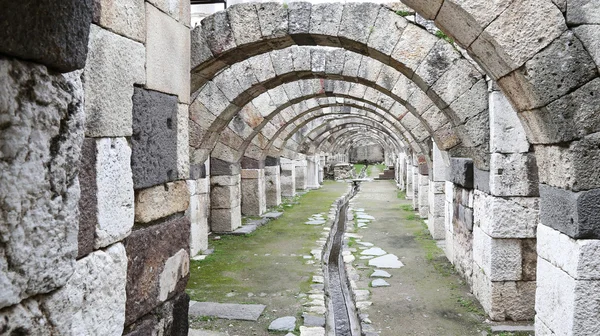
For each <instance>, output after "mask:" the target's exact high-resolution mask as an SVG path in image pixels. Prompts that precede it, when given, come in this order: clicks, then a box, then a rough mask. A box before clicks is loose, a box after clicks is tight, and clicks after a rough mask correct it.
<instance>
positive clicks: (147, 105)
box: [131, 87, 187, 189]
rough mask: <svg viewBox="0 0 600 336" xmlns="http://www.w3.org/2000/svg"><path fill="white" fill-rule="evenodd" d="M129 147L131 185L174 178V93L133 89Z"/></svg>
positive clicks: (155, 183)
mask: <svg viewBox="0 0 600 336" xmlns="http://www.w3.org/2000/svg"><path fill="white" fill-rule="evenodd" d="M185 131H187V130H185ZM131 149H132V154H131V169H132V171H133V185H134V188H135V189H140V188H147V187H151V186H153V185H157V184H161V183H165V182H169V181H173V180H175V179H176V178H177V96H171V95H168V94H164V93H161V92H156V91H150V90H146V89H142V88H137V87H136V88H135V89H134V93H133V135H132V137H131Z"/></svg>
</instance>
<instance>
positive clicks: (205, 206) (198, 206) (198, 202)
mask: <svg viewBox="0 0 600 336" xmlns="http://www.w3.org/2000/svg"><path fill="white" fill-rule="evenodd" d="M187 183H188V188H189V189H190V207H189V209H188V216H189V218H190V256H195V255H196V254H198V253H199V252H201V251H203V250H206V249H208V233H209V232H210V229H209V227H208V215H209V205H210V178H208V177H204V178H201V179H197V180H188V181H187Z"/></svg>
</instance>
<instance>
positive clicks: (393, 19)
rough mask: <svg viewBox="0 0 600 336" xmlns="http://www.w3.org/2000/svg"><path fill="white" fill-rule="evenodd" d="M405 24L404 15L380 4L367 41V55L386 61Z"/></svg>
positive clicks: (406, 22)
mask: <svg viewBox="0 0 600 336" xmlns="http://www.w3.org/2000/svg"><path fill="white" fill-rule="evenodd" d="M407 25H408V21H407V20H406V19H405V18H404V17H402V16H400V15H398V14H396V13H395V12H394V11H392V10H390V9H388V8H386V7H383V6H382V7H381V9H380V10H379V14H378V15H377V19H376V20H375V23H374V24H373V30H372V31H371V34H370V35H369V40H368V41H367V46H368V47H369V55H370V56H371V57H373V58H375V59H378V60H380V61H382V62H384V63H388V62H389V55H390V54H391V53H392V51H393V50H394V47H395V46H396V44H397V43H398V40H400V36H402V32H403V31H404V28H406V26H407Z"/></svg>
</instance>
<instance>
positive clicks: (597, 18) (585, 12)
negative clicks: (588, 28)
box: [566, 0, 600, 25]
mask: <svg viewBox="0 0 600 336" xmlns="http://www.w3.org/2000/svg"><path fill="white" fill-rule="evenodd" d="M566 6H567V23H568V24H569V25H579V24H585V23H589V24H600V3H598V1H594V0H567V5H566Z"/></svg>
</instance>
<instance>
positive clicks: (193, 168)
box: [190, 163, 206, 180]
mask: <svg viewBox="0 0 600 336" xmlns="http://www.w3.org/2000/svg"><path fill="white" fill-rule="evenodd" d="M205 177H206V166H205V165H204V163H199V164H193V165H190V179H192V180H197V179H201V178H205Z"/></svg>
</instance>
